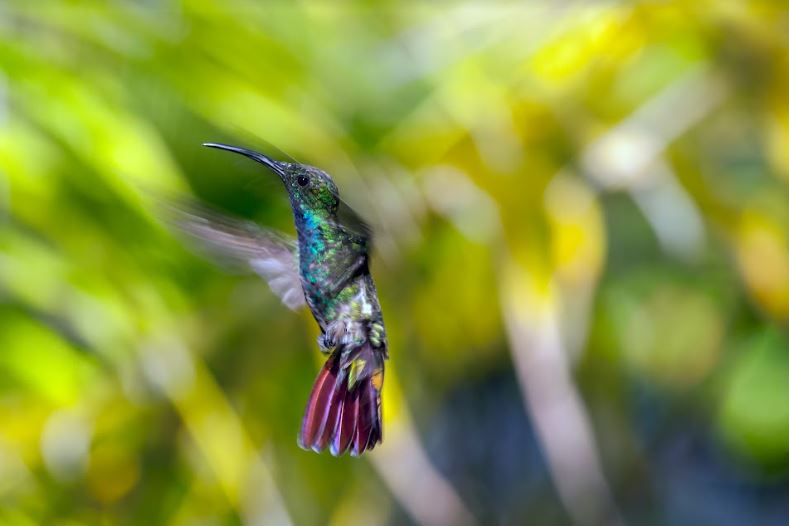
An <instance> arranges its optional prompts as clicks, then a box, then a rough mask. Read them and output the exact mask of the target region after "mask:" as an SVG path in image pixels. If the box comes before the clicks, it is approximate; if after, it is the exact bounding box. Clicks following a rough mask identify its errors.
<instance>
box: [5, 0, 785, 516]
mask: <svg viewBox="0 0 789 526" xmlns="http://www.w3.org/2000/svg"><path fill="white" fill-rule="evenodd" d="M787 90H789V10H787V8H786V7H785V6H784V5H783V3H781V2H769V1H749V2H746V1H742V2H712V1H700V2H681V1H678V0H677V1H666V2H648V1H643V2H621V3H617V2H606V3H562V4H554V3H549V2H534V3H526V4H521V3H514V2H499V3H488V4H485V3H461V2H447V3H443V4H441V5H437V6H429V5H423V4H420V3H416V2H406V3H403V4H398V3H396V2H387V3H384V4H382V5H380V6H378V5H374V4H373V3H368V2H361V1H359V2H343V3H337V4H334V3H330V2H323V1H315V2H300V3H297V4H290V3H286V2H272V3H263V2H261V3H256V2H251V1H245V0H235V1H228V2H223V3H214V2H207V1H193V2H168V1H164V2H108V3H93V2H65V1H60V2H57V1H41V2H29V1H24V0H19V1H8V2H5V3H3V4H2V5H0V214H1V215H2V219H1V220H0V522H2V523H8V524H82V523H85V524H116V523H119V524H194V523H198V522H199V523H201V524H236V523H248V524H275V523H283V522H287V521H288V520H289V521H292V522H293V523H296V524H329V523H332V524H376V523H392V524H396V523H401V522H409V521H414V522H425V521H426V520H427V519H426V517H428V516H429V515H422V516H420V512H419V509H420V508H419V507H418V506H416V507H415V506H414V505H413V504H412V503H411V501H409V496H408V495H407V494H403V493H401V492H399V491H398V489H397V488H398V486H397V483H396V482H395V483H393V482H392V479H389V478H387V476H386V473H387V470H389V469H392V466H393V464H391V463H387V462H388V461H387V460H386V457H381V458H382V460H381V461H373V462H365V461H360V460H357V459H348V458H343V459H334V458H331V457H328V456H318V455H314V454H312V453H308V452H304V451H301V450H299V449H298V448H297V446H296V443H295V434H296V430H297V429H298V426H299V423H300V418H301V412H302V410H303V404H304V403H305V401H306V397H307V393H308V390H309V388H310V385H311V382H312V379H313V376H314V374H315V372H316V370H317V363H318V361H319V358H320V357H319V355H318V353H316V352H315V350H316V349H315V344H314V341H315V340H314V338H315V335H316V332H315V331H316V329H315V327H314V323H313V322H312V320H311V319H310V317H309V315H308V314H307V313H304V314H303V315H301V316H298V315H294V314H293V313H291V312H289V311H287V310H286V309H284V308H283V307H282V306H281V305H280V304H279V303H278V302H277V300H276V299H275V298H274V296H273V295H272V294H271V293H269V291H268V290H267V289H266V285H265V283H264V282H263V281H261V280H258V279H256V278H255V277H253V276H244V275H228V274H226V273H223V272H222V271H221V270H220V269H217V268H215V267H214V266H213V265H212V264H211V263H210V262H207V261H204V260H202V259H201V258H200V257H199V256H196V255H195V254H192V253H191V252H190V251H189V249H188V248H187V247H185V246H183V244H182V243H181V240H179V239H178V238H177V237H175V236H173V234H172V233H171V232H168V231H167V230H166V229H165V228H164V227H163V226H162V225H161V224H160V223H159V222H158V221H157V219H156V218H155V216H154V215H153V214H152V212H151V211H152V205H151V202H150V195H151V194H164V195H171V194H178V193H184V194H187V193H191V194H193V195H194V196H196V197H197V198H199V199H201V200H203V201H206V202H208V203H210V204H211V205H212V206H215V207H218V208H221V209H223V210H225V211H227V212H228V213H232V214H235V215H238V216H242V217H246V218H249V219H253V220H255V221H258V222H260V223H262V224H267V225H270V226H274V227H277V228H280V229H283V230H285V231H292V226H291V224H290V222H291V221H290V216H289V210H288V205H287V202H286V200H285V196H284V192H283V191H282V189H281V188H280V187H279V186H278V185H277V183H276V181H275V180H273V178H271V177H270V176H269V174H267V173H265V172H262V171H261V170H260V169H259V167H258V166H256V165H254V164H253V163H249V162H246V161H244V160H243V159H240V158H239V159H236V158H233V157H231V156H226V155H222V154H217V152H214V151H209V150H206V149H204V148H201V147H200V143H201V142H204V141H208V140H210V141H224V142H228V143H239V144H245V145H247V146H250V147H253V148H257V149H260V150H263V151H266V152H267V153H270V154H272V155H274V156H283V155H285V154H283V153H281V152H286V154H287V155H289V156H293V157H294V158H296V159H299V160H300V161H302V162H309V163H312V164H315V165H317V166H320V167H321V168H324V169H326V170H327V171H328V172H329V173H331V174H332V175H333V176H334V177H335V180H336V181H337V183H338V186H339V187H340V189H341V192H342V193H343V196H344V197H345V198H346V199H347V200H348V201H349V202H350V203H352V204H353V205H354V206H356V207H357V208H358V209H359V210H360V212H361V213H362V215H365V216H366V217H368V218H369V219H370V221H371V223H372V224H373V225H374V227H375V230H376V234H377V237H376V247H377V255H376V260H375V263H374V269H373V272H374V275H375V277H376V280H377V282H378V286H379V292H380V295H381V300H382V304H383V307H384V313H385V317H386V321H387V325H388V331H389V334H390V336H389V339H390V344H391V357H392V359H391V361H390V368H389V370H390V371H391V373H389V376H388V377H387V395H386V396H387V399H386V402H385V403H386V407H385V418H386V425H387V429H398V430H399V429H410V427H409V426H411V425H413V426H414V428H415V430H416V434H415V436H416V437H417V438H418V439H420V441H421V442H423V443H424V448H425V451H426V452H427V455H428V457H429V459H430V461H431V464H432V465H434V466H435V468H436V469H437V472H438V473H440V474H441V476H442V477H444V478H445V479H446V480H447V481H448V483H449V487H450V488H454V489H453V491H456V492H457V494H458V495H459V497H460V499H461V501H463V502H465V503H466V505H467V506H468V508H469V510H470V512H471V514H472V515H473V516H475V517H476V518H477V519H478V520H480V521H481V522H483V523H490V522H495V523H506V524H520V523H523V521H525V520H526V517H531V519H530V520H531V521H532V523H536V524H563V523H565V522H567V521H568V520H570V519H569V518H568V515H567V514H566V512H565V511H564V510H563V506H565V507H566V506H567V502H566V501H564V500H562V499H558V500H557V498H556V495H555V493H554V490H553V489H551V488H552V484H557V485H559V486H561V481H559V482H557V477H559V475H557V474H555V473H553V468H552V465H551V464H550V462H549V463H548V465H547V466H546V465H545V464H544V461H543V460H540V451H542V449H543V448H541V446H540V444H539V440H536V439H535V438H534V434H533V432H532V431H524V429H531V428H532V427H533V426H534V425H535V424H534V423H533V422H531V421H530V419H529V418H528V417H527V416H526V413H525V412H524V407H523V406H522V405H521V401H520V396H519V392H520V393H521V394H522V393H527V392H528V390H524V389H523V388H524V386H523V385H520V386H519V387H520V391H519V389H518V388H517V386H518V384H517V381H516V375H515V374H514V372H513V365H512V364H513V357H515V359H516V362H517V351H516V346H513V341H512V340H513V338H516V337H515V336H513V335H515V334H518V333H517V331H516V330H513V329H512V324H513V323H515V321H513V320H517V319H520V318H518V317H517V316H515V315H513V312H512V311H516V310H517V311H518V312H520V313H521V314H523V316H524V317H525V319H534V320H539V319H542V318H540V316H541V313H543V312H545V311H546V310H549V311H551V312H554V311H555V312H556V316H557V317H558V319H559V320H560V327H561V334H562V341H563V344H564V345H563V351H562V352H564V353H566V355H567V360H568V363H569V364H570V365H569V367H570V368H571V369H570V370H571V371H572V378H574V379H576V380H577V383H578V388H579V389H580V394H581V399H582V400H583V407H585V408H586V411H588V416H589V421H590V422H591V426H592V429H593V431H594V435H595V436H596V443H597V448H598V449H599V453H600V455H601V458H602V463H603V471H604V472H605V474H606V475H607V478H608V480H609V483H610V486H611V488H612V493H613V500H614V502H616V503H617V505H618V506H619V508H621V511H622V512H623V514H624V516H625V517H631V518H632V519H633V521H634V522H635V523H642V524H643V523H645V522H646V521H654V520H663V522H664V523H676V524H688V523H693V524H742V523H754V524H755V523H759V519H758V516H756V515H753V514H755V513H757V512H758V509H760V508H758V507H757V506H754V507H749V506H750V504H749V503H751V502H752V500H748V499H749V498H751V497H752V496H753V495H754V494H757V495H758V491H759V489H760V488H762V489H764V488H769V490H770V491H771V492H772V493H771V495H773V496H775V499H776V502H777V504H776V506H778V508H777V509H778V510H783V512H788V511H789V510H787V509H786V507H785V506H784V507H783V508H781V507H780V506H782V504H781V502H789V499H787V498H786V496H787V495H789V482H787V478H786V477H787V476H788V474H789V404H787V400H789V382H787V381H786V379H787V378H789V334H787V324H789V187H788V185H787V183H788V182H789V98H787V97H786V93H787ZM520 287H523V289H521V288H520ZM522 290H523V291H531V292H529V293H528V294H527V293H525V292H523V293H522ZM535 291H536V292H535ZM508 298H509V299H508ZM528 298H531V299H528ZM519 309H520V310H519ZM535 323H536V322H535ZM538 325H539V324H538ZM537 330H538V333H539V331H540V327H538V328H537ZM535 363H537V362H535ZM518 378H520V381H521V382H523V377H518ZM508 386H509V387H508ZM460 400H462V401H464V402H463V403H459V402H458V401H460ZM537 403H538V402H537ZM485 404H488V405H485ZM469 415H476V416H473V417H472V416H469ZM483 421H484V422H487V423H488V424H489V425H488V426H485V425H482V424H481V422H483ZM459 422H465V423H466V425H464V427H463V428H462V429H460V430H459V431H457V432H455V431H451V430H458V429H459V427H460V424H459ZM519 426H520V427H519ZM537 427H540V424H539V423H538V424H537ZM540 430H542V428H540ZM384 433H385V435H384V444H383V445H382V447H381V449H382V450H385V449H386V448H387V446H389V447H392V448H394V447H395V445H394V444H398V443H400V442H398V441H397V440H398V438H397V437H399V436H400V434H397V436H394V435H395V433H393V434H392V435H393V438H392V439H391V440H389V438H390V437H389V436H388V435H387V431H385V432H384ZM537 436H543V435H542V434H541V431H540V432H538V433H537ZM688 437H690V438H688ZM682 440H685V441H686V442H687V441H690V442H692V443H694V444H701V445H700V446H698V447H699V448H701V449H702V450H703V451H705V452H710V451H711V452H712V453H709V456H711V458H712V459H713V460H709V461H706V460H705V461H704V462H699V463H696V461H697V460H698V459H700V458H703V459H707V456H705V455H706V453H705V454H704V455H702V454H695V453H693V454H690V455H689V456H688V457H683V456H681V455H680V456H677V454H676V451H677V450H676V448H675V447H674V445H676V444H677V443H679V442H681V441H682ZM678 441H679V442H678ZM403 443H407V442H403ZM507 444H511V446H509V445H507ZM404 447H405V446H404ZM420 447H421V446H420ZM398 451H400V450H398ZM409 451H412V452H413V451H414V447H413V446H412V447H411V449H409ZM694 451H697V450H694ZM666 452H669V453H670V452H674V453H671V454H669V453H666ZM378 453H379V451H376V454H378ZM382 454H385V453H382ZM672 455H673V456H672ZM390 460H391V459H390ZM404 464H407V463H406V462H404ZM423 464H425V465H426V463H423ZM508 466H519V468H518V472H517V473H513V474H511V477H512V478H506V476H505V475H504V474H506V473H510V472H509V471H507V469H508ZM721 466H723V467H721ZM521 467H523V469H521ZM691 467H692V468H693V469H698V471H697V472H695V473H697V475H698V474H699V473H701V474H703V475H704V476H708V477H709V480H716V479H717V478H722V479H725V480H726V481H729V483H730V486H727V487H734V488H737V489H736V490H733V493H725V491H724V490H722V489H721V490H720V493H714V492H711V490H710V492H708V493H704V494H703V495H702V497H703V498H698V499H696V500H694V502H693V505H692V506H691V505H688V504H687V503H686V501H681V500H675V499H679V497H678V496H677V494H675V493H672V492H671V491H664V490H663V489H661V488H666V487H676V488H685V489H687V488H688V487H689V486H687V485H686V484H685V482H686V481H687V480H692V477H690V476H689V475H688V471H682V470H683V469H684V470H689V469H691ZM527 468H528V469H527ZM675 468H676V469H675ZM680 468H681V469H680ZM528 470H534V471H528ZM721 470H723V471H724V472H725V473H723V474H721ZM507 476H510V475H507ZM486 477H487V478H486ZM683 477H684V478H683ZM482 480H493V481H497V480H498V481H508V482H506V484H505V482H501V484H502V486H501V487H499V486H495V489H490V488H494V486H486V485H485V484H483V483H482V482H481V481H482ZM704 480H707V479H704ZM552 481H553V482H552ZM683 481H684V482H683ZM743 487H747V488H750V489H749V490H747V491H746V490H745V489H742V488H743ZM693 488H696V487H695V486H693V487H692V488H691V489H693ZM754 488H755V489H754ZM696 489H698V488H696ZM679 491H680V490H679V489H678V490H677V492H679ZM683 491H684V489H683ZM689 491H690V490H689ZM749 491H751V493H749ZM488 492H490V493H488ZM753 492H755V493H753ZM560 493H561V491H560ZM687 494H688V495H691V494H692V493H687ZM693 495H695V494H693ZM754 498H755V497H754ZM508 499H509V500H508ZM690 500H693V499H690ZM560 501H561V504H560ZM677 502H680V504H677ZM770 502H773V501H770ZM683 503H684V504H683ZM723 503H726V504H725V506H724V504H723ZM688 506H691V507H690V508H689V507H688ZM693 506H696V507H695V508H694V507H693ZM765 506H766V507H765ZM770 506H771V504H769V503H768V504H765V503H764V502H762V509H767V510H772V511H770V513H773V515H770V517H775V516H779V517H780V516H783V517H786V514H785V513H784V514H783V515H776V514H777V513H779V512H776V511H775V508H771V507H770ZM712 509H725V510H728V511H727V513H728V515H727V517H725V518H720V517H718V519H720V520H718V519H716V518H715V516H714V515H709V514H706V513H707V510H712ZM765 513H767V512H765ZM535 514H536V515H535ZM535 516H536V517H539V519H534V517H535ZM569 516H574V515H573V514H572V512H570V515H569ZM746 519H748V520H746ZM535 520H536V522H534V521H535ZM576 520H577V519H576ZM740 520H743V521H745V522H737V521H740ZM769 520H774V519H769ZM769 520H768V519H765V522H763V523H764V524H773V522H769ZM726 521H732V522H726ZM439 522H440V521H439ZM439 522H436V523H439ZM775 524H779V522H775Z"/></svg>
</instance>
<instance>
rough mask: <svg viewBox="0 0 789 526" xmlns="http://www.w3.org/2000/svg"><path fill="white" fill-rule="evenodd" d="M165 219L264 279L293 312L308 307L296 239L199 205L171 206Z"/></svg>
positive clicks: (216, 253) (221, 256) (225, 259)
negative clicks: (306, 305) (300, 271)
mask: <svg viewBox="0 0 789 526" xmlns="http://www.w3.org/2000/svg"><path fill="white" fill-rule="evenodd" d="M164 215H165V216H166V220H167V221H168V223H170V224H173V225H175V226H176V227H177V228H178V229H179V230H180V231H182V232H184V233H186V234H187V235H188V236H189V237H190V238H192V240H194V241H197V243H198V244H199V245H200V246H202V247H203V248H206V249H208V252H209V253H210V254H211V255H213V256H214V257H215V258H219V259H220V260H221V261H222V262H228V261H230V262H231V263H241V264H242V265H243V266H244V267H247V268H250V269H252V270H253V271H254V272H255V273H257V274H259V275H260V276H261V277H263V279H265V280H266V281H267V282H268V284H269V287H271V290H272V291H273V292H274V293H275V294H276V295H277V296H279V298H280V299H281V300H282V303H284V304H285V306H286V307H288V308H289V309H292V310H297V309H299V308H301V307H302V306H303V305H304V304H305V300H304V291H303V289H302V287H301V278H300V276H299V270H298V269H299V259H298V250H297V245H296V241H295V240H294V239H293V238H292V237H289V236H286V235H285V234H281V233H279V232H276V231H274V230H270V229H265V228H261V227H259V226H257V225H256V224H254V223H252V222H249V221H241V220H238V219H233V218H230V217H227V216H224V215H222V214H219V213H217V212H213V211H211V210H208V209H206V208H205V207H202V206H199V205H195V204H184V203H178V204H173V203H168V204H167V205H166V210H165V212H164Z"/></svg>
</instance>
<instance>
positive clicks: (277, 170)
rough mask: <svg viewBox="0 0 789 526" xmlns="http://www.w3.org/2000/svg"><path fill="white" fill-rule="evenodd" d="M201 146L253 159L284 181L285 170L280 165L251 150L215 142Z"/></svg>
mask: <svg viewBox="0 0 789 526" xmlns="http://www.w3.org/2000/svg"><path fill="white" fill-rule="evenodd" d="M203 146H207V147H208V148H217V149H219V150H227V151H229V152H234V153H239V154H241V155H243V156H244V157H249V158H250V159H254V160H255V161H257V162H259V163H260V164H263V165H265V166H267V167H268V168H269V169H270V170H271V171H272V172H274V173H275V174H277V175H278V176H279V178H280V179H282V180H283V181H284V180H285V170H283V168H282V165H281V164H280V163H278V162H277V161H275V160H274V159H272V158H270V157H267V156H265V155H263V154H262V153H258V152H256V151H253V150H247V149H246V148H241V147H239V146H230V145H229V144H220V143H216V142H204V143H203Z"/></svg>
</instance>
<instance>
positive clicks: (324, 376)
mask: <svg viewBox="0 0 789 526" xmlns="http://www.w3.org/2000/svg"><path fill="white" fill-rule="evenodd" d="M365 352H367V353H375V352H376V351H375V350H373V349H372V348H370V347H369V346H366V348H365V349H363V350H362V353H365ZM341 354H342V349H337V350H335V351H334V352H333V353H332V354H331V356H329V359H328V360H327V361H326V364H325V365H324V366H323V369H321V371H320V372H319V373H318V377H317V378H316V379H315V383H314V384H313V387H312V392H311V393H310V398H309V401H308V402H307V409H306V411H305V412H304V420H303V421H302V424H301V433H300V434H299V446H301V447H302V448H304V449H312V450H314V451H316V452H321V451H323V450H324V449H326V447H327V446H329V449H330V451H331V454H332V455H334V456H339V455H342V454H344V453H345V452H346V451H350V453H351V455H353V456H356V455H360V454H361V453H363V452H364V451H365V450H369V449H373V448H374V447H375V445H376V444H377V443H379V442H381V438H382V437H381V391H380V388H381V378H382V377H381V376H376V375H375V374H373V375H370V376H366V377H362V378H360V379H359V380H358V381H357V382H356V383H355V384H354V385H353V387H351V388H349V387H348V366H349V364H348V363H341V362H343V361H345V362H347V361H348V360H340V358H341ZM370 359H371V360H373V359H374V358H370ZM368 363H372V362H368ZM382 374H383V371H381V375H382Z"/></svg>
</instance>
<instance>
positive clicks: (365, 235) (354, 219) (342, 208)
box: [337, 199, 373, 247]
mask: <svg viewBox="0 0 789 526" xmlns="http://www.w3.org/2000/svg"><path fill="white" fill-rule="evenodd" d="M337 224H338V225H339V226H340V227H342V228H343V229H344V230H345V231H346V232H348V233H350V234H353V235H355V236H356V237H358V238H359V241H360V242H362V243H363V244H365V245H366V246H367V247H372V244H373V230H372V228H370V225H369V224H368V223H367V222H366V221H365V220H364V219H362V218H361V216H359V214H357V213H356V210H354V209H353V208H351V207H350V206H349V205H348V204H347V203H346V202H345V201H343V200H342V199H340V205H339V207H338V208H337Z"/></svg>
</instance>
